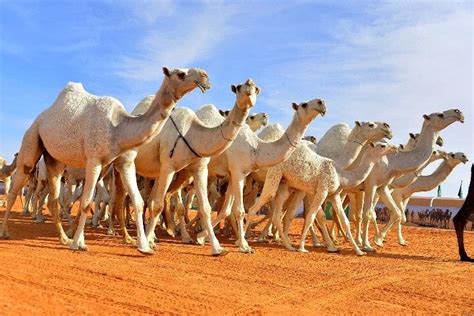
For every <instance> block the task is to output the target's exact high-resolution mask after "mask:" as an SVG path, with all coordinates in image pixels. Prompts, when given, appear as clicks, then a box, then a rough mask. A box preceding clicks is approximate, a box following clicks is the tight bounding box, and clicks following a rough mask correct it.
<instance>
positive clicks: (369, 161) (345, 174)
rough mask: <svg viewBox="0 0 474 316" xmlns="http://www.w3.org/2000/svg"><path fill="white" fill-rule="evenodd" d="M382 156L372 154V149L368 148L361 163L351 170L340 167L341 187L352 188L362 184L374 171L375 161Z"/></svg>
mask: <svg viewBox="0 0 474 316" xmlns="http://www.w3.org/2000/svg"><path fill="white" fill-rule="evenodd" d="M379 159H380V157H376V156H375V155H373V154H371V151H370V150H366V151H365V152H364V154H363V157H362V160H361V163H360V164H359V165H358V166H357V167H355V168H354V169H352V170H350V171H346V170H344V169H343V168H338V170H337V172H338V175H339V180H340V188H341V189H350V188H353V187H356V186H358V185H360V184H361V183H362V182H364V180H365V179H366V178H367V177H368V176H369V174H370V172H371V171H372V169H373V167H374V165H375V161H376V160H379Z"/></svg>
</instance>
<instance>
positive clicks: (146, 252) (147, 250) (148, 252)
mask: <svg viewBox="0 0 474 316" xmlns="http://www.w3.org/2000/svg"><path fill="white" fill-rule="evenodd" d="M137 250H138V252H139V253H141V254H142V255H146V256H151V255H154V254H155V251H154V250H153V249H151V248H144V249H141V248H137Z"/></svg>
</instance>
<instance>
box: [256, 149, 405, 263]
mask: <svg viewBox="0 0 474 316" xmlns="http://www.w3.org/2000/svg"><path fill="white" fill-rule="evenodd" d="M369 146H370V148H369V150H367V151H366V153H365V154H364V157H363V159H362V161H363V163H362V164H361V165H360V166H358V167H357V168H355V169H354V170H352V171H345V170H343V169H341V168H339V167H338V166H337V164H336V163H335V162H334V161H333V160H331V159H328V158H325V157H322V156H319V155H318V154H316V153H314V152H313V151H312V150H311V149H310V148H309V147H307V146H305V145H300V146H298V148H297V149H296V150H295V151H294V152H293V154H292V155H291V156H290V158H289V159H288V160H286V161H284V162H283V163H281V164H278V165H276V166H274V167H271V168H269V170H268V172H267V175H266V178H265V185H264V187H263V190H262V194H261V195H260V198H259V199H258V200H257V203H255V204H254V205H253V206H252V207H251V208H250V209H249V218H250V216H252V215H253V214H255V213H256V211H258V210H259V209H260V208H261V207H262V206H263V205H264V204H265V203H267V202H268V201H269V200H270V199H272V198H275V209H274V211H273V225H275V227H277V229H278V232H279V234H280V236H281V238H282V242H283V244H284V245H285V247H286V248H287V249H289V250H295V249H294V248H293V246H291V244H290V242H289V239H288V236H287V235H286V234H285V233H284V231H283V226H282V222H281V220H282V218H281V214H282V208H283V203H284V202H285V201H286V199H287V198H288V197H289V196H290V188H291V189H296V190H299V191H303V192H305V193H306V194H307V197H308V199H309V201H310V203H309V209H308V210H307V212H306V215H305V216H306V218H305V226H304V229H303V233H302V236H301V243H300V248H299V250H300V251H303V252H304V251H306V250H305V247H304V244H305V239H306V234H307V233H308V231H309V228H310V226H311V225H312V223H313V221H314V219H315V217H316V215H317V212H318V211H319V210H320V208H321V205H322V204H323V202H324V201H325V200H326V199H328V200H329V201H330V202H331V203H332V205H333V207H334V209H335V211H336V213H337V215H338V216H339V218H340V219H341V220H342V224H343V225H344V228H345V230H346V232H347V237H348V238H349V240H350V241H351V243H352V246H353V248H354V250H355V251H356V253H357V255H364V254H365V253H364V252H362V251H361V250H360V249H359V247H358V246H357V244H356V242H355V241H354V239H353V238H352V234H351V232H350V228H349V221H348V220H347V217H346V215H345V213H344V211H343V208H342V202H341V198H340V193H341V192H342V189H343V188H349V187H355V186H358V185H359V184H360V183H362V182H363V181H364V180H365V178H366V177H367V175H368V174H369V173H370V171H371V170H372V168H373V166H374V164H375V163H376V162H377V161H378V160H380V158H381V157H382V156H384V155H386V154H388V153H392V152H395V151H396V150H397V149H396V147H395V146H392V145H387V144H384V143H378V144H374V143H370V145H369ZM283 179H284V182H282V180H283ZM277 191H278V192H277ZM249 221H250V220H249ZM319 224H320V226H321V228H322V230H323V233H324V237H325V239H326V242H327V245H328V251H337V249H336V248H335V246H334V244H333V243H332V241H331V239H330V238H329V235H328V232H327V228H326V226H325V225H324V224H323V223H319Z"/></svg>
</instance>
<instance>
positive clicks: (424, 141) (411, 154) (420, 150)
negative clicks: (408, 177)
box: [387, 123, 438, 173]
mask: <svg viewBox="0 0 474 316" xmlns="http://www.w3.org/2000/svg"><path fill="white" fill-rule="evenodd" d="M437 137H438V133H436V132H435V130H434V129H433V128H432V127H431V126H430V125H428V124H426V123H423V127H422V129H421V133H420V136H419V139H418V142H417V143H416V145H415V148H413V150H410V151H401V152H398V153H396V154H392V155H387V159H388V163H389V166H390V169H391V170H392V171H393V172H395V173H405V172H411V171H415V170H417V169H418V168H420V166H422V165H423V164H425V163H426V162H427V161H428V160H429V159H430V157H431V154H432V153H433V147H434V144H435V142H436V138H437Z"/></svg>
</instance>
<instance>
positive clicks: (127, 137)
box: [0, 68, 210, 254]
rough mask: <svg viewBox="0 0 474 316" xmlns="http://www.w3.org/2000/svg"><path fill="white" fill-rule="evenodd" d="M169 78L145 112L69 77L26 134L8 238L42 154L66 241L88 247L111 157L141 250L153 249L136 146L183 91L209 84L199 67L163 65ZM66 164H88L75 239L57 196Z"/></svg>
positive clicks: (154, 131) (159, 124)
mask: <svg viewBox="0 0 474 316" xmlns="http://www.w3.org/2000/svg"><path fill="white" fill-rule="evenodd" d="M163 73H164V74H165V79H164V81H163V84H162V86H161V88H160V89H159V90H158V92H157V97H156V98H155V102H154V104H153V106H152V107H151V108H150V110H149V111H148V112H147V113H145V114H144V115H142V116H138V117H136V116H132V115H129V114H128V113H127V112H126V110H125V108H124V107H123V105H122V104H121V103H120V101H118V100H117V99H114V98H112V97H98V96H95V95H92V94H90V93H88V92H86V91H85V90H84V87H83V86H82V84H80V83H69V84H68V85H67V86H66V87H65V88H64V89H63V90H62V91H61V93H60V94H59V96H58V98H57V99H56V101H55V102H54V103H53V105H52V106H51V107H49V108H48V109H46V110H45V111H44V112H42V113H41V114H40V115H39V116H38V117H37V118H36V120H35V121H34V122H33V124H32V125H31V127H30V128H29V129H28V130H27V132H26V133H25V136H24V137H23V141H22V145H21V149H20V152H19V154H18V171H17V174H16V176H15V179H14V180H13V185H12V190H11V191H10V193H9V195H8V201H7V210H6V212H5V218H4V221H3V224H2V227H1V230H0V236H1V237H2V238H8V226H7V221H8V217H9V214H10V210H11V208H12V207H13V203H14V202H15V199H16V196H17V194H18V192H19V190H20V188H21V187H22V186H23V184H24V182H25V180H26V179H27V177H28V175H30V174H31V173H32V172H33V170H34V167H35V165H36V162H37V161H38V160H39V158H40V156H41V155H43V156H44V159H45V163H46V167H47V171H48V185H49V191H50V195H49V199H48V207H49V209H50V210H51V212H52V213H53V217H54V221H55V224H56V228H57V229H58V232H59V236H60V241H61V243H62V244H70V245H71V246H70V247H71V249H74V250H86V249H87V247H86V244H85V241H84V225H85V222H86V217H87V211H88V210H89V208H90V206H91V203H92V198H93V191H94V188H95V185H96V183H97V180H98V179H99V177H100V175H101V173H102V171H105V170H106V167H107V166H108V165H110V164H111V163H114V167H115V168H116V169H117V170H118V171H119V172H120V174H121V176H122V181H123V182H124V183H125V185H126V187H127V189H128V192H129V193H130V195H131V196H132V201H133V204H134V207H135V210H136V212H137V215H138V216H137V231H138V233H137V235H138V250H139V251H140V252H142V253H146V254H150V253H152V252H153V250H152V249H151V248H150V246H149V244H148V242H147V240H146V237H145V232H144V228H143V220H142V216H141V214H142V211H143V201H142V199H141V196H140V194H139V192H138V188H137V184H136V176H135V165H134V158H135V154H136V152H135V151H134V150H133V149H134V148H137V147H138V146H140V145H142V144H143V143H145V142H146V141H148V140H149V139H151V138H152V137H153V136H154V135H156V134H157V133H159V132H160V131H161V129H162V127H163V125H164V123H165V122H166V119H167V118H168V116H169V114H170V113H171V111H172V109H173V108H174V107H175V105H176V101H177V100H179V99H180V98H181V97H182V96H184V95H185V94H187V93H188V92H190V91H192V90H193V89H194V88H196V87H199V88H201V90H202V91H203V92H204V91H205V89H208V88H209V87H210V85H209V82H208V77H207V74H206V72H205V71H203V70H201V69H194V68H192V69H173V70H169V69H168V68H163ZM65 165H68V166H72V167H76V168H85V169H86V181H85V184H84V189H83V193H82V195H81V199H80V214H81V215H80V219H79V223H78V227H77V230H76V232H75V234H74V239H73V241H72V242H71V241H70V239H69V238H68V237H67V236H66V234H65V233H64V230H63V228H62V225H61V221H60V219H59V210H58V197H59V191H60V183H61V174H62V172H63V170H64V168H65Z"/></svg>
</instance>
